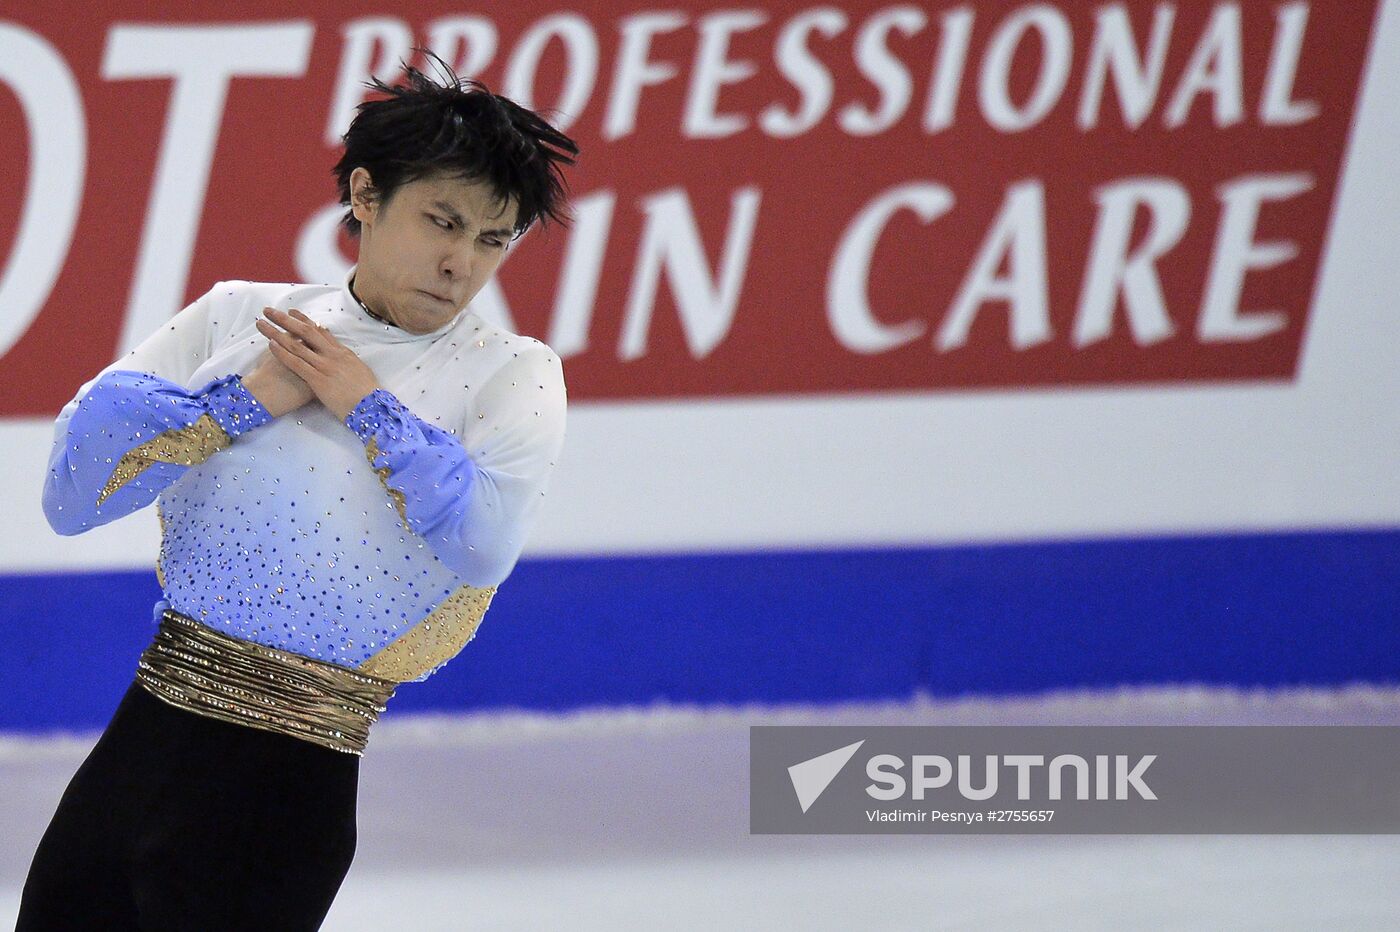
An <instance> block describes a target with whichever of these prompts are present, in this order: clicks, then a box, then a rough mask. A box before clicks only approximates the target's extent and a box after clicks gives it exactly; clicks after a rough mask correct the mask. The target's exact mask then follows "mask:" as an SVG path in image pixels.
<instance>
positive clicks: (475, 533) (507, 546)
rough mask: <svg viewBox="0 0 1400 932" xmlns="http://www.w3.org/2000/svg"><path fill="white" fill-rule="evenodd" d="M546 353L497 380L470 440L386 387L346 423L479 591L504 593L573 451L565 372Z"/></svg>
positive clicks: (418, 526)
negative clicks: (567, 449) (567, 442)
mask: <svg viewBox="0 0 1400 932" xmlns="http://www.w3.org/2000/svg"><path fill="white" fill-rule="evenodd" d="M540 348H541V351H540V352H539V353H534V354H530V355H529V356H526V355H522V356H521V357H520V358H519V359H518V360H514V361H512V363H511V364H508V365H507V366H505V367H504V368H503V370H502V371H501V372H498V373H497V374H496V375H495V376H494V377H493V378H492V379H491V380H490V382H489V383H488V384H487V385H486V386H485V387H484V388H483V389H482V391H481V393H480V394H479V395H478V396H477V397H476V399H475V403H474V404H473V405H472V407H471V410H470V411H469V412H468V413H467V415H466V418H465V423H464V424H463V425H462V429H461V434H460V436H458V435H454V434H453V433H451V432H449V431H446V430H443V429H442V428H440V427H437V426H435V425H432V424H429V423H427V422H425V421H424V420H422V419H421V418H419V417H418V416H417V415H416V414H414V413H413V412H412V411H411V410H409V409H408V407H407V406H406V405H404V404H403V402H401V401H400V400H399V399H398V398H397V397H396V396H395V395H394V394H393V393H392V392H389V391H387V390H385V389H382V388H381V389H376V390H375V391H373V392H371V393H369V394H368V395H366V396H365V397H364V398H362V399H361V400H360V402H359V404H358V405H356V406H355V409H354V410H353V411H351V412H350V414H349V416H347V417H346V419H345V424H346V426H347V427H349V428H350V429H351V430H352V431H354V433H355V434H356V436H358V437H359V438H360V440H361V442H362V443H364V445H365V456H366V458H367V459H368V460H369V463H370V466H371V467H372V468H373V469H374V470H375V472H377V473H378V474H379V478H380V480H381V482H382V483H383V485H384V488H385V491H386V492H387V493H388V495H389V497H390V498H391V499H392V501H393V503H394V506H395V507H396V508H397V509H398V511H399V515H400V517H401V518H402V519H403V521H404V523H405V524H406V525H407V526H408V528H409V529H410V530H411V531H413V532H414V533H415V534H417V535H418V536H419V537H421V538H422V539H423V540H424V541H425V542H426V543H427V544H428V546H429V548H430V549H431V550H432V551H433V553H434V555H435V556H437V558H438V559H439V560H441V561H442V562H443V563H444V564H446V565H447V567H448V568H449V569H451V570H452V571H453V572H454V573H456V574H457V575H458V576H459V577H461V578H462V579H463V580H464V581H466V582H467V583H469V584H470V585H473V586H477V587H489V586H495V585H498V584H499V583H501V582H502V581H503V580H504V579H505V578H506V577H507V576H508V575H509V574H510V572H511V570H512V569H513V568H514V565H515V563H516V561H517V559H518V558H519V555H520V552H521V549H522V548H523V546H524V543H525V539H526V536H527V534H528V532H529V530H530V527H531V525H532V524H533V522H534V520H535V516H536V512H537V511H538V509H539V507H540V500H541V498H542V497H543V496H544V494H545V489H546V487H547V485H548V480H549V475H550V472H551V470H552V467H553V466H554V460H555V459H556V458H557V456H558V454H559V450H560V447H561V446H562V443H563V428H564V407H565V393H564V383H563V375H562V370H561V368H560V365H559V362H558V358H557V357H556V356H554V355H553V352H552V351H551V350H549V349H548V347H546V346H545V345H544V344H540Z"/></svg>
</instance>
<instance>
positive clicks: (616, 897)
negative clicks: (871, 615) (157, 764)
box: [0, 687, 1400, 932]
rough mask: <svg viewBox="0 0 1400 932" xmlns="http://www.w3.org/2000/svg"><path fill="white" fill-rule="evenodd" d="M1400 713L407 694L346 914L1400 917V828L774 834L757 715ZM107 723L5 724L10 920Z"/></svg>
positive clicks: (1146, 920)
mask: <svg viewBox="0 0 1400 932" xmlns="http://www.w3.org/2000/svg"><path fill="white" fill-rule="evenodd" d="M756 724H841V725H906V724H942V725H970V724H996V725H1036V724H1055V725H1063V724H1114V725H1123V724H1157V725H1178V724H1232V725H1245V724H1272V725H1286V724H1310V725H1312V724H1371V725H1392V726H1393V725H1400V690H1394V689H1389V690H1386V689H1375V688H1369V687H1366V688H1356V689H1349V690H1339V691H1321V690H1300V691H1291V692H1278V691H1274V692H1268V693H1264V692H1258V693H1240V692H1229V691H1223V690H1207V689H1170V690H1167V689H1160V690H1131V691H1122V692H1117V693H1111V694H1105V693H1097V694H1075V695H1069V694H1066V695H1055V696H1045V697H1039V698H1029V699H1014V700H1001V701H989V700H977V701H965V702H930V701H913V702H907V703H897V704H852V705H842V706H824V707H820V708H802V707H782V708H773V707H764V708H759V707H751V708H726V709H695V708H677V707H662V706H657V707H653V708H647V709H633V710H627V711H617V710H607V711H601V710H600V711H597V712H589V711H584V712H577V713H572V714H568V715H559V716H547V715H534V714H499V713H493V714H489V715H486V714H483V715H471V716H454V717H426V716H416V717H410V716H405V717H404V718H402V719H395V718H394V717H393V714H392V712H390V713H387V714H386V715H385V717H384V719H383V720H382V721H381V722H380V723H379V725H377V726H376V730H375V734H374V738H373V739H372V740H371V743H370V747H369V751H368V752H367V754H366V756H365V758H364V760H363V762H362V766H361V778H360V805H359V848H358V852H357V855H356V860H355V863H354V865H353V867H352V868H351V870H350V874H349V876H348V877H347V878H346V881H345V884H344V886H343V887H342V888H341V891H340V895H339V897H338V899H337V901H336V903H335V905H334V907H333V908H332V910H331V913H330V916H329V917H328V918H327V921H326V924H325V926H324V928H325V929H327V930H331V932H358V930H370V929H373V930H386V929H392V930H422V932H429V930H458V929H463V930H466V929H500V930H515V929H521V930H525V929H529V930H535V929H580V930H593V929H609V930H617V929H639V930H640V929H647V930H652V929H697V930H698V929H705V930H711V929H831V930H848V929H863V930H903V929H997V930H1005V929H1068V928H1074V929H1261V930H1262V929H1270V930H1276V929H1394V928H1397V927H1400V884H1397V882H1396V881H1397V878H1400V837H1397V836H1385V835H1371V836H1368V835H1351V836H1345V835H1333V836H1304V835H1275V836H1224V835H1221V836H1187V835H1175V836H1130V835H1117V836H1109V835H1097V836H1094V835H1081V836H1062V837H1037V836H1027V835H992V836H968V835H964V836H954V835H906V836H797V835H786V836H762V835H758V836H756V835H750V834H749V831H748V726H749V725H756ZM95 740H96V735H95V734H94V735H83V736H70V737H53V738H42V739H41V738H18V737H11V738H0V774H2V775H3V784H4V786H5V788H6V792H5V793H4V796H3V802H0V807H2V808H0V833H3V836H4V837H5V839H6V844H5V845H3V846H0V925H3V926H4V927H9V926H11V925H12V924H13V921H14V917H15V914H16V912H17V910H18V903H19V890H20V887H21V885H22V883H23V880H24V875H25V872H26V871H27V869H28V864H29V859H30V857H31V856H32V854H33V849H34V846H35V845H36V844H37V842H38V839H39V836H40V835H41V834H42V832H43V830H44V827H45V825H46V824H47V822H48V819H49V817H50V816H51V815H52V812H53V809H54V807H55V806H56V805H57V802H58V797H59V795H60V794H61V793H62V791H63V788H64V786H65V785H66V784H67V781H68V779H69V777H71V776H72V774H73V772H74V771H75V770H76V769H77V767H78V765H79V763H80V762H81V761H82V759H83V757H84V756H85V755H86V753H87V751H88V749H89V748H90V747H91V745H92V743H93V742H94V741H95Z"/></svg>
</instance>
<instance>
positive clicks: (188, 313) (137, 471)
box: [43, 283, 272, 535]
mask: <svg viewBox="0 0 1400 932" xmlns="http://www.w3.org/2000/svg"><path fill="white" fill-rule="evenodd" d="M221 284H222V283H221ZM219 287H220V285H216V286H215V289H217V288H219ZM213 294H214V289H211V290H210V291H209V292H208V293H206V294H205V295H204V296H203V297H201V298H199V299H198V300H197V301H195V302H194V303H193V304H191V305H189V306H188V307H186V308H185V309H184V310H182V311H181V312H180V313H179V314H177V315H175V317H173V318H172V319H171V322H170V323H169V324H167V325H166V326H164V327H162V328H161V329H160V330H158V331H156V332H155V333H153V334H152V335H151V336H150V337H148V338H146V340H145V341H143V342H142V343H141V344H140V345H139V346H137V347H136V348H135V349H133V350H132V351H131V352H130V353H127V354H126V355H125V356H122V357H121V358H119V359H117V360H116V361H115V362H113V363H112V364H111V365H109V366H108V367H107V368H106V369H104V370H103V371H102V372H100V373H98V374H97V375H96V376H95V377H93V378H92V379H91V380H89V381H88V382H87V383H86V384H85V385H83V386H82V388H80V389H79V390H78V394H77V395H76V396H75V397H74V398H73V400H72V401H70V402H68V404H66V405H64V406H63V410H62V411H60V412H59V415H58V418H57V419H56V420H55V422H54V437H53V448H52V450H51V452H50V454H49V468H48V473H47V475H46V477H45V480H44V493H43V504H44V515H45V517H47V518H48V522H49V526H50V527H52V528H53V529H54V530H55V531H57V532H58V533H59V534H63V535H73V534H81V533H82V532H84V531H87V530H90V529H91V528H94V527H98V526H100V525H103V524H107V523H108V522H111V521H114V520H116V519H117V518H120V517H122V516H123V515H127V514H130V513H131V512H133V511H136V510H138V509H140V508H143V507H145V506H146V505H148V504H150V503H151V502H152V501H153V500H154V499H155V497H156V496H157V495H158V494H159V493H160V491H161V490H162V489H164V488H165V487H166V486H168V485H170V483H172V482H174V481H175V479H176V478H178V477H179V476H180V474H181V473H183V472H184V471H185V470H186V469H188V468H189V467H191V466H194V465H197V464H199V463H202V462H204V461H205V460H207V459H208V458H209V457H210V456H212V455H213V454H214V453H215V452H217V451H218V450H221V449H223V448H224V447H226V446H228V445H230V444H231V443H232V442H233V438H235V437H237V436H238V435H239V434H242V433H244V432H246V431H248V430H251V429H253V428H255V427H258V426H261V425H262V424H265V423H267V422H268V421H270V420H272V416H271V415H270V414H269V413H268V411H267V409H266V408H264V407H263V406H262V405H261V404H259V403H258V401H257V399H256V398H254V397H253V396H252V394H251V393H250V392H249V391H248V390H247V388H245V387H244V386H243V383H242V380H241V378H240V377H239V376H238V375H237V374H231V375H227V376H224V377H223V378H218V379H214V380H212V381H210V382H208V383H207V384H205V385H204V386H202V387H200V388H198V389H196V390H194V391H190V390H187V389H185V388H184V382H185V380H186V379H188V378H189V377H190V376H191V375H193V373H194V371H195V369H196V368H198V367H199V365H200V364H201V363H202V362H204V361H205V360H206V359H207V358H208V357H209V354H210V341H211V337H210V330H209V310H210V308H209V305H210V301H211V300H212V296H213Z"/></svg>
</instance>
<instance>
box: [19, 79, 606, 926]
mask: <svg viewBox="0 0 1400 932" xmlns="http://www.w3.org/2000/svg"><path fill="white" fill-rule="evenodd" d="M436 61H437V62H438V63H439V64H440V65H442V67H443V69H444V70H445V71H446V73H447V75H448V76H449V77H450V81H449V82H448V83H446V84H439V83H436V82H434V81H433V80H430V79H429V78H428V77H426V76H425V75H424V74H423V73H422V72H421V71H418V70H417V69H414V68H411V67H408V66H405V75H406V78H407V80H406V82H405V83H404V84H402V85H400V86H396V87H390V86H388V85H386V84H384V83H383V82H380V81H378V80H374V81H372V82H370V84H369V86H370V87H371V88H373V89H375V90H377V91H381V92H384V93H385V94H387V95H388V96H387V97H379V98H376V99H373V100H369V101H366V102H365V103H363V104H361V105H360V107H359V110H358V113H357V115H356V117H355V119H354V120H353V122H352V124H351V126H350V128H349V131H348V132H347V133H346V135H345V137H344V141H345V153H344V156H343V158H341V160H340V162H339V164H337V165H336V166H335V169H334V171H335V174H336V176H337V179H338V181H339V189H340V198H341V203H343V204H345V205H347V206H348V207H349V210H348V211H347V213H346V216H345V218H344V224H345V226H346V227H347V229H348V231H349V233H350V234H351V236H352V237H355V238H356V239H357V240H358V261H357V262H356V264H355V265H354V266H353V267H351V268H350V270H349V272H348V274H347V275H346V276H345V279H344V281H343V282H342V283H340V284H338V285H334V286H331V285H314V284H268V283H261V282H247V281H224V282H219V283H218V284H216V285H215V286H214V287H213V288H212V289H210V290H209V292H208V293H206V294H204V295H203V296H202V297H200V298H199V299H198V300H196V301H195V302H194V303H193V304H191V305H189V306H188V307H186V308H185V309H184V310H182V311H181V312H180V313H179V314H177V315H176V316H175V317H174V318H173V319H172V320H171V321H170V323H169V324H167V325H166V326H164V327H162V328H161V329H160V330H159V331H157V332H156V333H154V334H152V335H151V336H150V337H149V338H148V339H147V340H146V341H145V342H143V343H142V344H141V345H140V346H138V347H137V348H136V349H135V350H133V351H132V352H131V353H129V354H127V355H126V356H124V357H122V358H121V359H118V360H117V361H115V362H114V363H112V364H111V365H110V366H108V367H107V368H106V369H104V370H103V371H102V372H101V373H99V374H98V375H97V376H96V377H94V378H93V379H92V380H91V381H89V382H88V383H87V384H85V385H84V386H82V388H81V389H80V390H79V392H78V394H77V396H76V397H75V398H74V399H73V400H72V401H70V402H69V403H68V404H67V405H65V406H64V408H63V410H62V412H61V413H60V414H59V416H58V419H57V422H56V425H55V433H54V446H53V452H52V456H51V460H50V467H49V473H48V477H47V480H46V482H45V485H44V491H43V501H44V513H45V514H46V515H47V517H48V520H49V522H50V524H51V525H52V526H53V528H54V529H55V530H56V531H58V533H60V534H80V533H82V532H83V531H86V530H88V529H90V528H93V527H96V526H98V525H101V524H105V523H107V522H109V521H113V520H115V519H117V518H119V517H121V516H123V515H125V514H128V513H130V512H133V511H135V510H137V509H138V508H141V507H143V506H145V505H147V504H149V503H150V502H151V501H152V500H155V502H156V507H157V511H158V514H159V516H160V521H161V528H162V543H161V549H160V556H159V558H158V561H157V576H158V578H159V581H160V584H161V587H162V595H163V598H162V599H161V600H160V601H159V602H157V603H156V606H155V616H156V618H157V619H158V620H159V628H158V631H157V633H156V635H155V637H154V640H153V641H152V643H151V644H150V645H149V646H148V647H147V648H146V650H145V651H144V653H143V654H142V656H141V659H140V662H139V664H138V669H137V670H136V674H135V680H134V681H133V683H132V685H131V687H130V688H129V689H128V690H127V692H126V695H125V696H124V698H123V699H122V701H121V703H120V705H119V706H118V708H117V710H116V713H115V715H114V717H113V719H112V721H111V723H110V724H109V725H108V726H107V729H106V730H105V731H104V733H103V735H102V737H101V739H100V740H99V741H98V743H97V745H96V747H94V748H93V750H92V753H91V754H90V755H89V756H88V758H87V759H86V760H85V761H84V763H83V764H82V766H81V767H80V768H79V770H78V772H77V774H76V775H75V776H74V777H73V780H72V782H71V783H70V784H69V786H68V788H67V790H66V791H65V793H64V795H63V798H62V801H61V802H60V804H59V807H58V811H57V812H56V813H55V815H54V817H53V821H52V822H51V824H50V825H49V828H48V830H47V832H46V833H45V835H44V837H43V839H42V841H41V842H40V844H39V847H38V850H37V851H36V853H35V855H34V861H33V864H32V866H31V868H30V873H29V877H28V880H27V882H26V884H25V888H24V893H23V898H22V902H21V905H20V916H19V924H18V929H19V930H21V932H30V930H38V929H62V930H76V929H102V930H107V932H112V930H121V929H143V930H149V929H162V930H164V929H172V930H173V929H181V930H221V929H230V930H232V929H238V930H260V932H262V930H280V929H287V930H303V929H316V928H319V926H320V924H321V922H322V920H323V919H324V917H325V915H326V912H327V911H328V910H329V908H330V905H331V901H332V900H333V899H334V897H335V894H336V892H337V890H338V889H339V887H340V884H341V881H342V880H343V879H344V876H345V873H346V872H347V871H348V869H349V867H350V862H351V860H352V858H353V856H354V850H355V837H356V835H355V805H356V790H357V781H358V775H359V760H360V753H361V752H362V751H363V749H364V747H365V745H366V741H367V739H368V734H369V729H370V726H371V725H372V724H373V722H374V721H375V719H376V716H377V715H378V714H379V713H380V712H382V711H383V710H384V707H385V703H386V702H387V700H388V699H389V697H390V696H391V695H392V694H393V691H394V689H395V687H396V686H397V685H398V684H399V683H402V682H406V681H410V680H422V679H424V678H426V677H427V676H428V675H429V674H430V673H431V672H433V671H434V670H435V669H437V668H438V667H440V666H441V665H442V664H444V663H445V662H447V661H448V660H449V659H450V658H451V657H453V656H454V655H455V654H456V653H457V652H458V651H459V650H461V649H462V647H463V646H464V645H465V644H466V642H467V641H469V640H470V639H471V638H472V636H473V635H474V633H475V631H476V628H477V625H478V624H479V623H480V621H481V618H482V615H483V614H484V613H485V611H486V609H487V606H488V604H489V603H490V601H491V599H492V597H493V595H494V593H495V591H496V587H497V586H498V585H499V584H500V583H501V582H502V581H504V580H505V578H506V577H507V576H508V575H509V574H510V572H511V570H512V568H513V567H514V565H515V562H516V560H517V558H518V556H519V554H520V552H521V548H522V546H523V545H524V543H525V539H526V535H527V533H528V531H529V529H530V527H531V525H532V523H533V521H534V518H535V515H536V512H537V510H538V508H539V505H540V501H541V497H542V496H543V495H544V492H545V489H546V486H547V484H548V479H549V474H550V469H551V467H552V466H553V464H554V460H555V458H556V456H557V455H558V453H559V450H560V448H561V446H562V443H563V436H564V412H565V389H564V380H563V373H562V368H561V365H560V361H559V358H558V356H557V355H555V353H554V352H553V351H552V350H551V349H550V348H549V347H548V346H546V345H545V344H543V343H541V342H539V341H538V340H535V339H531V338H529V337H523V336H518V335H516V334H513V333H509V332H506V331H504V330H501V329H499V328H497V327H493V326H491V325H489V324H487V323H486V322H484V321H483V320H482V319H481V318H479V317H478V316H477V315H475V314H473V313H472V312H471V311H470V310H468V309H467V305H468V303H469V302H470V301H471V299H472V297H473V296H474V295H476V294H477V292H478V291H480V290H481V288H482V286H483V285H485V284H486V282H487V281H488V280H489V279H490V278H491V276H492V274H494V273H495V271H496V269H497V267H498V266H499V265H500V263H501V260H502V258H503V257H504V255H505V252H506V248H507V246H508V244H509V243H510V242H511V241H512V239H514V238H515V237H517V236H519V235H521V234H522V233H524V232H525V230H526V229H528V228H529V227H530V225H531V224H532V223H534V222H535V221H536V220H537V219H538V220H544V219H545V218H553V219H554V220H556V221H559V222H561V223H564V222H567V220H568V217H567V215H566V214H565V212H564V210H565V202H566V193H565V186H564V183H563V176H562V169H561V165H563V164H569V165H572V164H573V163H574V159H573V158H572V157H573V156H576V155H577V154H578V147H577V146H576V145H575V143H574V142H573V140H571V139H570V138H569V137H567V136H565V135H564V134H562V133H560V132H559V131H557V130H556V129H554V128H553V127H551V126H550V125H549V124H548V123H547V122H546V121H545V120H543V119H542V118H541V117H539V116H538V115H537V114H535V113H532V112H531V111H529V110H526V109H524V108H522V107H520V106H518V105H516V104H515V103H513V102H512V101H510V100H507V99H506V98H503V97H500V96H497V95H494V94H492V93H491V92H490V91H489V90H488V89H486V88H485V86H483V85H481V84H480V83H479V82H475V81H466V82H463V81H461V80H459V79H458V78H457V77H456V75H454V74H453V73H452V72H451V69H450V68H447V66H446V65H445V64H442V63H441V60H440V59H436Z"/></svg>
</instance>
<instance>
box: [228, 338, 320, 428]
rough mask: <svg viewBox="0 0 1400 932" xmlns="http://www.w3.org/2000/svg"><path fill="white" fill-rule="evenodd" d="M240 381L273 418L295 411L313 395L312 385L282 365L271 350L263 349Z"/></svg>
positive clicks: (314, 394)
mask: <svg viewBox="0 0 1400 932" xmlns="http://www.w3.org/2000/svg"><path fill="white" fill-rule="evenodd" d="M242 382H243V387H244V388H246V389H248V391H249V392H251V393H252V395H253V397H254V398H256V399H258V403H259V404H261V405H262V406H263V407H264V408H266V409H267V413H268V414H271V415H272V416H273V417H281V416H282V415H284V414H286V413H288V412H289V411H295V410H296V409H297V408H300V407H301V406H302V405H304V404H306V403H307V402H308V401H310V400H311V399H312V398H315V397H316V393H315V392H313V391H312V390H311V386H309V385H307V384H306V383H305V382H304V381H302V378H301V376H299V375H297V374H296V373H294V372H292V371H291V370H290V369H288V368H287V367H286V366H284V365H282V363H281V362H279V361H278V360H277V359H276V357H274V356H273V355H272V350H270V349H265V350H263V351H262V355H261V356H259V357H258V361H257V365H256V366H254V368H253V371H252V372H250V373H248V374H247V375H245V376H243V379H242Z"/></svg>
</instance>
